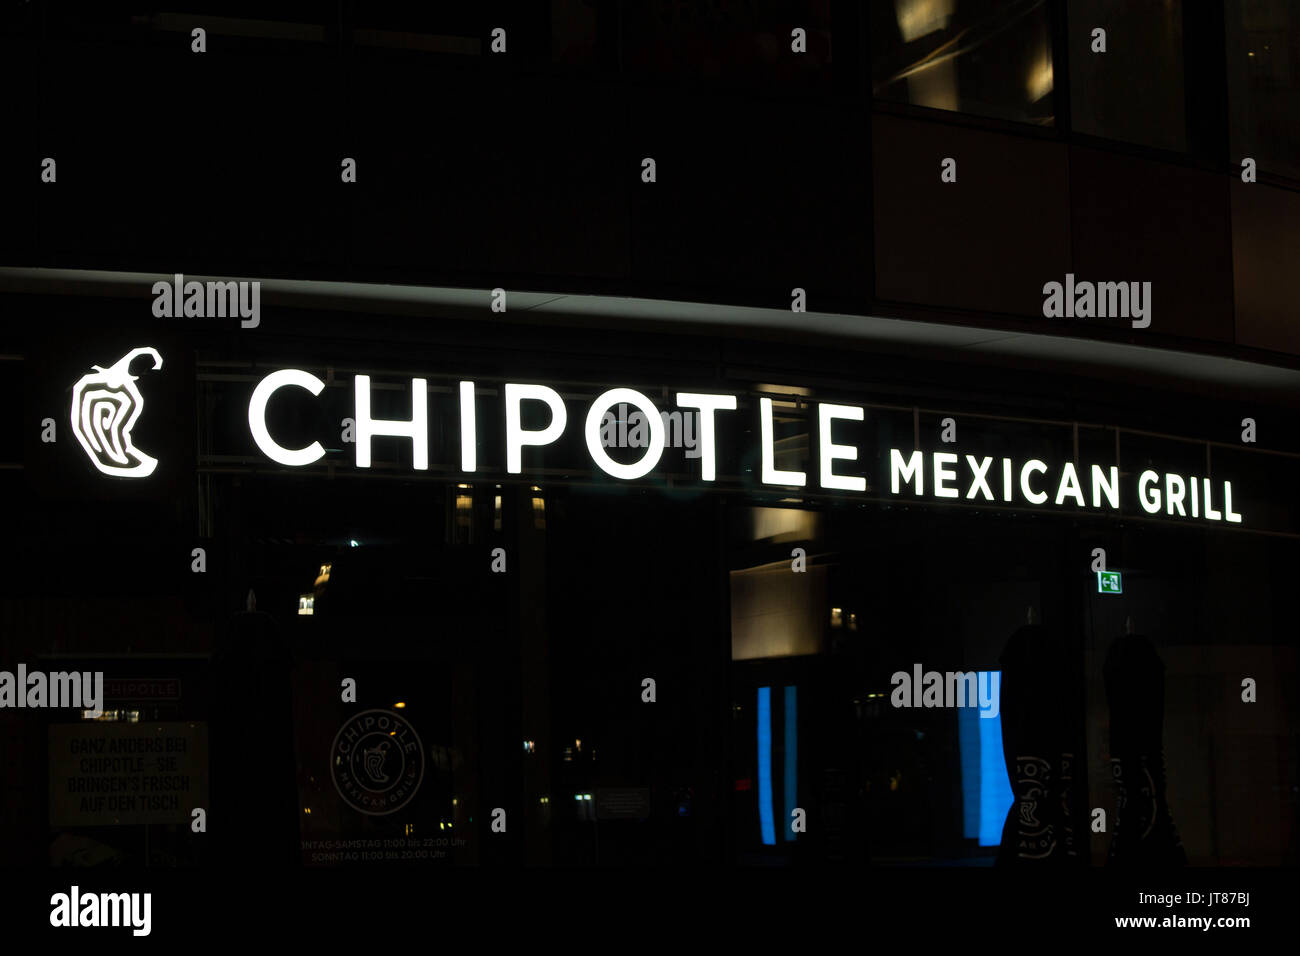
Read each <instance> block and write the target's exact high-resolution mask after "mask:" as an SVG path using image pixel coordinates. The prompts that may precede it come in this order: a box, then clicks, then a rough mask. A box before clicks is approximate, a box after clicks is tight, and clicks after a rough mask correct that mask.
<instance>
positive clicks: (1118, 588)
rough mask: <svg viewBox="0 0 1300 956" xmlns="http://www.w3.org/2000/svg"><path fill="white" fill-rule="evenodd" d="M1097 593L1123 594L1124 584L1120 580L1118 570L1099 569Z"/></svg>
mask: <svg viewBox="0 0 1300 956" xmlns="http://www.w3.org/2000/svg"><path fill="white" fill-rule="evenodd" d="M1097 593H1098V594H1123V593H1124V585H1123V583H1122V582H1121V580H1120V576H1119V572H1118V571H1098V572H1097Z"/></svg>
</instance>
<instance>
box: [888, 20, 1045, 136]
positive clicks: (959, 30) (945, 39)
mask: <svg viewBox="0 0 1300 956" xmlns="http://www.w3.org/2000/svg"><path fill="white" fill-rule="evenodd" d="M871 46H872V49H871V63H872V92H873V95H874V96H875V97H876V98H878V99H882V100H891V101H893V102H898V103H909V104H911V105H913V106H925V107H929V108H930V109H938V110H952V111H955V112H962V113H972V114H975V115H978V116H993V117H998V118H1001V119H1009V120H1014V121H1016V122H1022V123H1034V124H1036V125H1039V126H1052V125H1054V123H1055V117H1054V110H1053V106H1052V90H1053V88H1054V86H1055V82H1054V78H1053V71H1052V43H1051V30H1050V28H1049V21H1048V11H1047V4H1046V3H1044V2H1043V0H1019V2H1014V3H994V2H989V0H892V2H888V3H875V4H872V5H871Z"/></svg>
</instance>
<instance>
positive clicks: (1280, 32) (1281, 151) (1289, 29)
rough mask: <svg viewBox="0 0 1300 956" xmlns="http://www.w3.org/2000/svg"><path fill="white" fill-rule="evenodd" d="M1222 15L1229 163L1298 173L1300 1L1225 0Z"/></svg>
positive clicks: (1281, 173) (1293, 176)
mask: <svg viewBox="0 0 1300 956" xmlns="http://www.w3.org/2000/svg"><path fill="white" fill-rule="evenodd" d="M1224 16H1225V19H1226V21H1227V22H1226V31H1225V32H1226V34H1227V61H1228V98H1229V103H1230V106H1229V110H1230V117H1229V122H1230V126H1229V130H1230V133H1229V135H1230V141H1231V148H1232V158H1233V163H1234V164H1240V162H1241V160H1242V159H1244V158H1245V157H1250V158H1252V159H1254V160H1255V163H1256V166H1257V167H1258V170H1259V172H1262V173H1272V174H1273V175H1277V176H1286V177H1288V178H1291V179H1300V110H1298V109H1297V108H1296V97H1297V95H1300V6H1297V5H1296V4H1295V3H1294V2H1292V0H1227V3H1225V4H1224Z"/></svg>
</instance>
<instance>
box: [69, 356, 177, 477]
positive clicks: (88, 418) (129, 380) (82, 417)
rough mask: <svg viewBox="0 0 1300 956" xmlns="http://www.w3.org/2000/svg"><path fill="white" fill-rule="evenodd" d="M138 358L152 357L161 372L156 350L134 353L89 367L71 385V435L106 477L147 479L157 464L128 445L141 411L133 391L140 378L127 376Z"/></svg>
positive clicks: (136, 391) (140, 402)
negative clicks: (108, 362) (113, 361)
mask: <svg viewBox="0 0 1300 956" xmlns="http://www.w3.org/2000/svg"><path fill="white" fill-rule="evenodd" d="M141 355H148V356H151V357H152V358H153V367H154V369H155V370H156V369H160V368H162V362H163V360H162V356H161V355H159V354H158V350H157V349H153V348H148V347H145V348H139V349H132V350H131V351H129V352H127V353H126V354H125V355H123V356H122V357H121V358H120V359H118V360H117V361H116V362H115V363H113V364H112V365H110V366H109V367H108V368H102V367H101V366H98V365H92V366H91V368H92V369H94V371H93V372H88V373H87V374H85V375H83V376H81V378H80V379H79V380H78V382H77V384H76V385H74V386H73V387H72V432H73V434H75V435H76V436H77V441H79V442H81V447H82V448H84V449H85V450H86V454H87V455H88V456H89V457H90V460H91V462H92V463H93V464H94V466H95V467H96V468H98V469H99V470H100V471H102V472H103V473H104V474H106V475H116V476H118V477H121V478H147V477H148V476H149V475H151V474H153V470H154V468H156V467H157V466H158V459H156V458H150V457H149V456H148V455H146V454H145V453H144V452H142V451H141V450H140V449H138V448H136V447H135V445H134V444H133V443H132V441H131V429H132V428H133V427H134V426H135V423H136V420H137V419H138V418H139V417H140V412H141V411H143V410H144V397H143V396H142V395H141V394H140V390H139V389H138V388H136V387H135V382H136V379H137V378H138V377H139V376H136V375H132V374H131V363H132V362H133V361H134V360H135V359H136V358H138V357H139V356H141Z"/></svg>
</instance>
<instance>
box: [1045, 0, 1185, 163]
mask: <svg viewBox="0 0 1300 956" xmlns="http://www.w3.org/2000/svg"><path fill="white" fill-rule="evenodd" d="M1067 15H1068V21H1069V31H1070V109H1071V112H1072V118H1071V124H1072V125H1073V127H1074V129H1075V130H1076V131H1077V132H1080V133H1087V134H1089V135H1091V136H1104V137H1106V138H1107V139H1118V140H1123V141H1124V142H1126V143H1137V144H1139V145H1141V146H1152V147H1155V148H1157V149H1170V150H1179V151H1181V150H1184V149H1186V148H1187V120H1186V110H1185V104H1184V91H1183V5H1182V3H1181V2H1180V0H1164V2H1162V3H1132V2H1131V0H1070V3H1069V4H1068V5H1067ZM1098 29H1101V30H1105V31H1106V33H1105V37H1104V40H1105V52H1104V53H1102V52H1094V50H1093V48H1094V46H1098V45H1099V44H1100V42H1101V38H1094V36H1093V33H1094V31H1096V30H1098Z"/></svg>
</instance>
